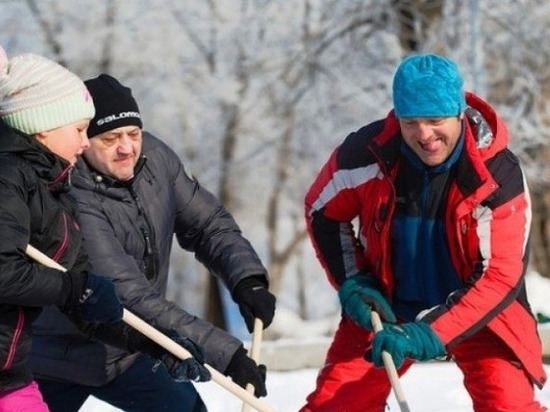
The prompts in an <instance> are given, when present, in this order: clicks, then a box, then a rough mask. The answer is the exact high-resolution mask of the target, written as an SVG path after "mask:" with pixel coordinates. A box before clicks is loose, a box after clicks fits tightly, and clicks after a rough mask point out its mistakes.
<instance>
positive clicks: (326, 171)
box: [305, 93, 546, 387]
mask: <svg viewBox="0 0 550 412" xmlns="http://www.w3.org/2000/svg"><path fill="white" fill-rule="evenodd" d="M467 103H468V105H469V106H470V108H473V109H475V113H477V116H472V117H467V121H466V122H465V126H466V127H465V131H464V132H465V135H464V138H465V141H464V145H465V148H464V150H463V151H462V154H461V155H460V157H459V158H458V160H457V163H456V165H455V166H454V167H456V173H455V174H454V178H453V181H452V182H451V183H450V184H449V187H448V196H447V199H446V205H445V216H444V224H445V232H446V240H447V243H448V249H449V251H450V254H451V261H452V264H453V267H454V269H455V270H456V272H457V274H458V275H459V277H460V279H461V285H462V287H460V288H458V289H457V290H455V291H453V292H452V293H451V294H450V295H449V298H448V299H447V300H446V302H444V303H442V304H440V305H437V306H435V307H433V308H431V310H430V311H429V313H427V314H426V315H424V318H423V319H424V320H425V321H427V322H429V323H430V324H431V326H432V328H433V329H434V331H435V332H436V333H437V334H438V336H439V337H440V338H441V340H442V341H443V343H444V344H445V345H446V346H447V347H448V348H452V346H453V345H456V344H457V343H459V342H461V341H463V340H464V339H466V338H468V337H469V336H471V335H473V334H474V333H475V332H477V331H479V330H480V329H481V328H483V327H485V326H486V327H488V328H490V329H491V330H492V331H493V332H495V333H496V334H497V335H498V336H499V337H500V338H501V339H502V340H503V341H504V342H506V344H507V345H508V346H509V347H510V348H511V350H512V351H513V352H514V353H515V354H516V356H517V357H518V359H519V360H520V361H521V363H522V364H523V366H524V368H525V370H526V371H527V372H528V374H529V375H530V376H531V378H532V380H533V381H534V382H535V383H536V384H537V385H538V386H539V387H540V386H542V385H543V383H544V382H545V380H546V374H545V372H544V369H543V367H542V347H541V342H540V339H539V337H538V333H537V324H536V320H535V318H534V317H533V315H532V313H531V311H530V307H529V303H528V301H527V296H526V293H525V282H524V275H525V272H526V267H527V263H528V239H529V230H530V224H531V207H530V200H529V194H528V189H527V186H526V183H525V179H524V175H523V172H522V170H521V166H520V164H519V161H518V159H517V158H516V156H515V155H514V154H513V153H512V152H510V151H509V150H508V148H507V146H508V131H507V129H506V126H505V124H504V123H503V121H502V120H501V119H500V118H499V117H498V115H497V114H496V112H495V111H494V110H493V109H492V108H491V107H490V106H489V105H488V104H487V103H486V102H485V101H483V100H482V99H480V98H479V97H477V96H475V95H473V94H471V93H467ZM488 137H489V138H488ZM402 141H403V140H402V137H401V132H400V128H399V122H398V121H397V119H396V118H395V116H394V113H393V111H392V112H390V113H389V115H388V116H387V117H386V118H385V119H383V120H379V121H376V122H374V123H371V124H369V125H367V126H365V127H363V128H362V129H360V130H358V131H357V132H354V133H352V134H350V135H349V136H348V137H347V138H346V140H345V141H344V142H343V143H342V145H340V146H339V147H338V148H337V149H336V150H335V151H334V152H333V153H332V155H331V156H330V158H329V160H328V162H327V163H326V164H325V165H324V167H323V168H322V170H321V172H320V173H319V175H318V177H317V179H316V180H315V182H314V183H313V185H312V186H311V188H310V190H309V192H308V193H307V195H306V199H305V214H306V221H307V225H308V231H309V234H310V237H311V240H312V243H313V245H314V248H315V250H316V253H317V256H318V258H319V260H320V262H321V264H322V265H323V266H324V268H325V270H326V272H327V275H328V278H329V281H330V282H331V284H332V285H333V286H334V287H335V288H337V289H338V288H339V285H340V284H341V283H342V282H343V280H344V279H346V277H348V276H351V275H354V274H356V273H358V272H365V273H369V274H370V275H373V276H375V277H377V278H378V279H379V281H380V283H381V285H383V288H384V291H385V293H386V295H387V297H388V299H389V300H390V302H391V301H392V299H393V296H394V291H395V284H394V281H395V278H394V273H393V271H392V266H391V261H392V260H391V247H390V231H391V221H392V217H393V213H394V209H395V200H396V199H395V188H394V181H395V177H396V175H397V172H398V170H399V167H400V164H399V147H400V145H401V143H402ZM356 222H358V227H357V228H355V227H354V224H355V223H356Z"/></svg>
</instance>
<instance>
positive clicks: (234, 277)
mask: <svg viewBox="0 0 550 412" xmlns="http://www.w3.org/2000/svg"><path fill="white" fill-rule="evenodd" d="M174 156H175V154H174ZM172 162H173V163H172V168H171V170H174V171H175V173H174V175H173V176H172V179H173V187H174V191H175V199H176V218H175V224H174V231H175V234H176V238H177V240H178V243H179V245H180V246H181V247H182V248H183V249H185V250H187V251H190V252H193V253H194V254H195V257H196V258H197V260H199V261H200V262H201V263H202V264H203V265H204V266H205V267H206V268H207V269H208V270H209V271H210V272H211V273H213V274H214V275H216V276H217V277H219V278H220V279H221V280H222V281H223V282H224V283H225V284H226V286H227V287H228V289H229V291H231V292H233V291H234V289H235V285H236V284H237V283H238V282H239V281H241V280H242V279H244V278H247V277H250V276H261V277H263V279H264V280H265V283H266V286H267V284H268V275H267V270H266V269H265V267H264V266H263V264H262V262H261V261H260V258H259V257H258V254H257V253H256V251H255V250H254V248H253V247H252V245H251V244H250V242H249V241H248V240H247V239H246V238H245V237H244V236H243V234H242V232H241V229H240V227H239V226H238V224H237V223H236V222H235V220H234V218H233V216H232V215H231V214H230V213H229V212H228V211H227V209H226V208H225V207H224V206H223V205H222V204H221V202H220V201H219V199H217V198H216V197H215V196H214V195H213V194H212V193H210V192H209V191H208V190H207V189H206V188H205V187H204V186H202V185H201V184H200V183H199V182H198V181H197V180H196V179H193V178H191V177H190V176H188V175H187V173H186V172H185V169H184V167H183V165H182V163H181V162H180V161H179V159H177V160H176V159H175V158H172Z"/></svg>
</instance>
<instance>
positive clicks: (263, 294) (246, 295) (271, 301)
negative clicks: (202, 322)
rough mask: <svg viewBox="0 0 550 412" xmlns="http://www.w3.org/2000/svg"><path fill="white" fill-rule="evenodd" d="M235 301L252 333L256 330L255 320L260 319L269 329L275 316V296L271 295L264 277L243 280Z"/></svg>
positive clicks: (237, 287)
mask: <svg viewBox="0 0 550 412" xmlns="http://www.w3.org/2000/svg"><path fill="white" fill-rule="evenodd" d="M233 299H234V300H235V302H237V304H238V305H239V310H240V312H241V315H242V316H243V318H244V321H245V323H246V327H247V329H248V331H249V332H250V333H252V330H253V329H254V319H255V318H259V319H261V320H262V322H263V324H264V329H265V328H267V327H268V326H269V325H270V324H271V322H272V321H273V316H274V315H275V300H276V299H275V296H274V295H273V294H271V293H270V292H269V291H268V290H267V287H266V284H265V282H264V281H263V276H261V277H260V276H252V277H248V278H245V279H243V280H241V281H240V282H239V283H237V286H235V290H234V292H233Z"/></svg>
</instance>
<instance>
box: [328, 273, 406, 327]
mask: <svg viewBox="0 0 550 412" xmlns="http://www.w3.org/2000/svg"><path fill="white" fill-rule="evenodd" d="M338 297H339V298H340V304H341V305H342V309H343V310H344V312H345V313H347V314H348V315H349V316H350V318H352V319H353V321H354V322H355V323H357V324H358V325H359V326H361V327H363V328H364V329H367V330H373V327H372V323H371V316H370V314H371V308H373V309H374V310H375V311H376V312H378V314H379V315H380V319H382V320H383V321H384V322H388V323H395V322H396V321H397V319H396V318H395V315H394V313H393V311H392V310H391V307H390V304H389V302H388V301H387V299H386V298H385V297H384V296H383V295H382V293H380V290H378V288H377V282H376V280H375V279H374V278H372V277H370V276H367V275H365V274H363V273H359V274H357V275H353V276H350V277H349V278H347V279H346V280H345V281H344V282H343V283H342V285H341V286H340V289H339V290H338Z"/></svg>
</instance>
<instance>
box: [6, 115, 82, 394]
mask: <svg viewBox="0 0 550 412" xmlns="http://www.w3.org/2000/svg"><path fill="white" fill-rule="evenodd" d="M69 172H70V166H69V164H68V163H67V162H65V161H63V160H61V159H60V158H59V157H57V156H55V155H54V154H53V153H51V152H50V151H49V150H48V149H47V148H46V147H45V146H43V145H42V144H40V143H39V142H38V141H36V140H35V139H34V138H32V137H30V136H25V135H23V134H20V133H19V132H16V131H15V130H13V129H11V128H9V127H8V126H6V125H5V124H4V123H3V122H1V121H0V233H1V236H0V365H1V366H0V392H2V391H5V390H10V389H14V388H18V387H22V386H24V385H26V384H27V383H29V382H30V380H31V373H30V370H29V367H28V357H29V351H30V349H31V323H32V322H33V320H34V319H36V317H37V316H38V315H39V313H40V311H41V307H42V306H45V305H65V304H66V303H68V302H69V301H72V300H74V299H76V297H75V296H74V295H75V292H74V291H73V290H72V287H71V285H72V282H71V277H70V276H68V275H66V274H64V273H62V272H60V271H58V270H55V269H49V268H47V267H45V266H43V265H40V264H37V263H35V262H33V261H32V260H30V259H29V258H28V257H27V256H26V255H25V249H26V247H27V245H28V244H31V245H32V246H34V247H35V248H37V249H39V250H40V251H42V252H44V253H45V254H47V255H48V256H50V257H52V258H53V259H54V260H56V261H58V262H59V263H60V264H62V265H63V266H64V267H66V268H68V269H71V270H74V271H77V272H78V273H80V272H81V271H82V270H84V267H85V264H86V255H85V254H84V252H83V248H82V247H81V246H82V236H81V234H80V230H79V226H78V225H77V223H76V220H75V213H74V207H73V204H72V202H71V200H70V199H69V198H68V195H67V189H68V187H69Z"/></svg>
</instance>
